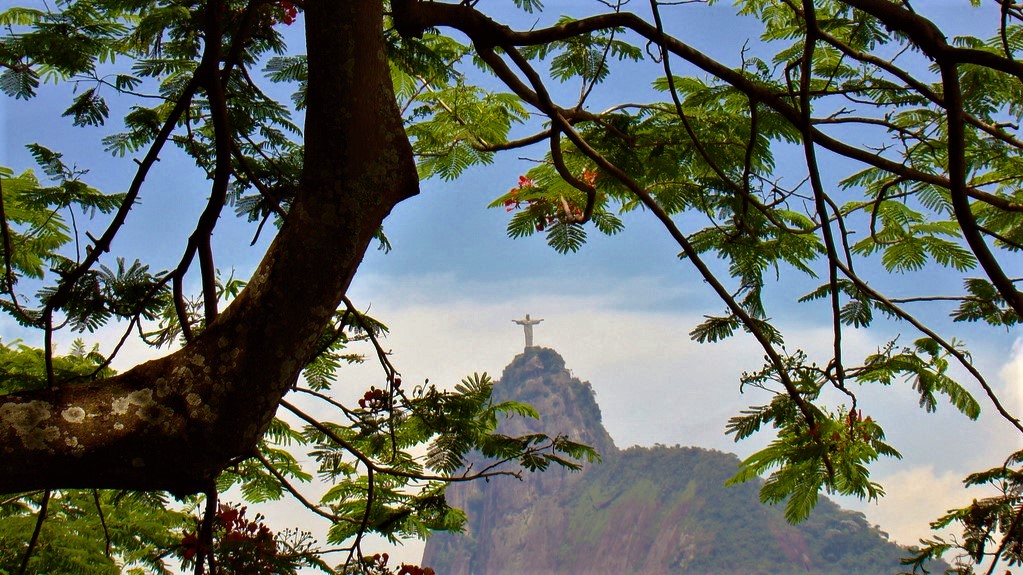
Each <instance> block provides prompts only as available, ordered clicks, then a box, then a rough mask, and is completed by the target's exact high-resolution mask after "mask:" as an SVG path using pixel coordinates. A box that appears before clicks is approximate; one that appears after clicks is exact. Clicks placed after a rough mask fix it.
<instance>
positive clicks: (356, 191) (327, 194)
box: [0, 0, 418, 494]
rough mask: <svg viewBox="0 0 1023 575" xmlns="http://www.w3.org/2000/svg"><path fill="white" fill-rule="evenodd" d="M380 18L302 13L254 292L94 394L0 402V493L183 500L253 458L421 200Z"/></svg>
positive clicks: (346, 4)
mask: <svg viewBox="0 0 1023 575" xmlns="http://www.w3.org/2000/svg"><path fill="white" fill-rule="evenodd" d="M382 18H383V7H382V0H345V1H343V2H339V1H337V0H307V2H306V22H307V26H306V30H307V31H306V35H307V43H308V58H309V86H308V108H307V111H306V128H305V166H304V171H303V177H302V181H301V182H300V186H299V191H298V194H297V196H296V198H295V201H294V203H293V205H292V208H291V211H290V213H289V214H288V218H287V222H286V223H285V225H284V226H283V228H282V229H281V231H280V233H279V234H278V236H277V238H276V239H275V240H274V242H273V244H272V245H271V247H270V249H269V250H268V251H267V253H266V255H265V257H264V258H263V261H262V263H261V264H260V266H259V268H258V269H257V270H256V272H255V274H254V275H253V277H252V279H251V281H250V283H249V284H248V286H247V287H246V289H245V290H244V291H243V292H242V293H241V294H240V295H239V296H238V298H237V299H236V300H235V301H234V302H233V303H232V305H231V306H230V307H228V308H227V309H226V310H225V311H224V313H223V314H221V315H220V316H219V317H218V318H217V320H216V321H215V322H213V323H212V324H211V325H210V326H209V327H208V329H207V330H206V331H204V332H203V333H202V334H200V335H199V336H198V337H196V339H195V340H193V341H192V342H191V343H189V344H188V345H187V346H185V347H184V348H183V349H181V350H180V351H178V352H176V353H174V354H172V355H170V356H168V357H165V358H162V359H159V360H155V361H151V362H148V363H144V364H142V365H139V366H137V367H135V368H133V369H131V370H130V371H128V372H126V373H124V374H122V375H119V376H116V377H113V378H109V379H106V380H102V381H98V382H92V383H89V384H83V385H68V386H62V387H58V388H54V389H49V390H44V391H40V392H33V393H22V394H18V395H12V396H5V397H3V398H2V400H0V401H2V404H0V493H3V492H17V491H26V490H31V489H41V488H71V487H94V488H127V489H146V490H167V491H170V492H172V493H175V494H185V493H193V492H197V491H200V490H203V489H205V488H207V487H208V486H209V485H210V482H211V480H212V479H213V478H214V477H216V475H217V474H218V473H219V472H220V471H221V470H222V469H223V468H224V467H226V466H227V465H229V464H230V463H231V462H232V461H235V460H237V459H239V458H243V457H245V456H246V455H247V454H249V453H251V451H252V449H253V447H254V446H255V443H256V441H257V440H258V439H259V437H260V436H261V434H262V433H263V431H264V430H265V429H266V427H267V425H268V424H269V422H270V420H271V418H272V417H273V415H274V412H275V411H276V409H277V404H278V401H279V400H280V398H281V396H282V395H283V394H284V393H285V392H286V391H287V390H288V388H289V387H290V386H291V385H292V384H293V383H294V381H295V379H296V378H297V377H298V375H299V373H300V371H301V369H302V366H303V364H304V363H305V361H306V360H307V359H308V358H309V356H310V354H311V353H312V349H313V345H314V344H315V342H316V340H317V338H318V337H319V336H320V334H321V333H322V332H323V330H324V329H325V327H326V326H327V325H328V324H329V322H330V321H331V319H332V317H333V314H334V311H335V310H336V309H337V306H338V305H339V304H340V302H341V298H342V296H343V295H344V293H345V291H346V290H347V288H348V285H349V283H350V282H351V279H352V276H353V275H354V273H355V270H356V268H357V267H358V265H359V262H360V261H361V260H362V257H363V254H364V252H365V250H366V248H367V246H368V245H369V243H370V241H371V240H372V237H373V234H374V232H375V231H376V230H377V229H378V227H379V226H380V224H381V222H382V221H383V219H384V217H385V216H386V215H387V214H388V213H389V212H390V210H391V208H393V207H394V206H395V205H396V204H397V203H398V202H400V201H401V200H403V199H405V198H407V197H409V196H412V195H414V194H416V193H417V191H418V177H417V175H416V168H415V164H414V162H413V158H412V150H411V147H410V145H409V143H408V139H407V137H406V136H405V132H404V129H403V126H402V120H401V116H400V114H399V112H398V109H397V107H396V105H395V99H394V94H393V91H392V88H391V80H390V74H389V71H388V66H387V55H386V47H385V44H384V42H383V36H382Z"/></svg>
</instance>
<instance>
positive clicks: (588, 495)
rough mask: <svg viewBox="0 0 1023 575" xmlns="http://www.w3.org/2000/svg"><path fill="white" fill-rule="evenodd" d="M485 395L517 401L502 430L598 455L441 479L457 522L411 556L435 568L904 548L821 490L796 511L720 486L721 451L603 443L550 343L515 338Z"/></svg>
mask: <svg viewBox="0 0 1023 575" xmlns="http://www.w3.org/2000/svg"><path fill="white" fill-rule="evenodd" d="M494 396H495V400H497V401H503V400H508V399H511V400H516V401H521V402H524V403H528V404H530V405H532V406H533V407H535V408H536V409H537V411H538V412H539V413H540V414H541V416H542V419H541V420H540V421H535V420H528V419H524V418H515V419H511V420H508V421H507V422H505V423H503V424H502V428H501V430H502V432H504V433H509V434H522V433H536V432H543V433H547V434H548V435H554V434H567V435H569V436H570V437H571V439H572V440H574V441H580V442H582V443H586V444H588V445H591V446H593V447H595V448H596V449H597V450H598V452H599V453H600V454H601V455H602V457H603V461H602V463H599V464H593V465H588V466H587V467H586V468H585V469H584V470H583V471H579V472H570V471H567V470H561V469H551V470H548V471H546V472H544V473H537V474H527V475H526V476H525V477H524V479H523V480H522V481H519V480H516V479H514V478H506V477H501V478H495V479H492V480H491V481H490V482H486V483H483V482H475V483H470V484H461V485H455V486H452V487H451V488H450V489H449V490H448V500H449V502H450V503H451V504H452V505H453V506H455V507H459V508H461V509H463V510H465V512H466V514H467V515H468V524H467V528H466V530H465V532H464V533H460V534H447V533H442V534H437V535H435V536H433V537H432V538H431V539H430V540H429V541H428V542H427V546H426V552H425V556H424V558H423V564H424V565H429V566H431V567H433V568H434V569H435V570H436V572H437V573H440V574H444V575H513V574H514V575H578V574H582V573H586V574H587V575H612V574H613V575H621V574H623V573H628V574H630V575H640V574H650V575H663V574H665V573H676V574H687V573H694V574H695V573H698V574H714V575H725V574H736V575H738V574H742V575H754V574H762V575H774V574H778V575H782V574H785V575H788V574H792V573H812V574H820V575H824V574H832V573H834V574H839V573H842V574H846V573H857V574H861V575H863V574H867V575H869V574H873V573H876V574H879V575H880V574H885V575H891V574H893V573H897V572H899V571H900V567H899V559H900V558H901V557H904V556H906V555H907V551H906V550H905V549H903V548H901V547H899V546H897V545H895V544H892V543H889V542H888V541H887V539H886V536H885V534H884V533H883V532H881V531H880V530H879V529H878V528H877V527H873V526H870V525H869V524H868V523H867V521H866V519H865V518H864V516H863V515H862V514H860V513H853V512H849V511H843V510H841V509H839V507H838V506H837V505H835V504H834V503H832V502H830V501H827V500H822V501H821V502H820V504H819V505H818V508H817V510H815V512H814V513H813V515H812V516H811V517H810V518H809V519H808V520H806V521H805V522H803V523H801V524H799V525H796V526H793V525H790V524H788V523H787V522H786V521H785V519H784V517H783V515H782V512H781V509H778V508H775V507H768V506H764V505H762V504H761V503H760V502H759V499H758V490H759V484H757V483H748V484H745V485H739V486H735V487H727V488H726V487H724V481H725V480H726V479H727V478H728V477H730V476H731V475H733V474H734V473H735V471H736V466H737V464H738V462H739V460H738V458H737V457H736V456H735V455H731V454H726V453H722V452H718V451H710V450H705V449H699V448H693V447H677V446H676V447H665V446H657V447H653V448H630V449H626V450H624V451H622V450H619V449H618V448H617V447H615V445H614V442H613V440H612V439H611V437H610V435H608V433H607V431H606V430H605V429H604V427H603V425H602V424H601V418H600V408H599V407H598V405H597V402H596V399H595V397H594V393H593V389H592V388H591V387H590V385H589V384H588V383H584V382H581V381H579V380H578V379H577V378H574V377H572V375H571V373H570V372H569V371H568V370H567V369H566V368H565V362H564V360H563V359H562V358H561V356H560V355H558V353H557V352H555V351H554V350H551V349H545V348H535V347H534V348H529V349H527V350H526V351H525V352H524V353H523V354H520V355H518V356H516V357H515V359H514V360H513V361H512V362H511V364H509V365H508V367H506V368H505V370H504V373H503V375H502V376H501V380H500V382H499V383H498V384H497V385H496V386H495V389H494Z"/></svg>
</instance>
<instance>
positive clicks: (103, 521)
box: [92, 489, 111, 559]
mask: <svg viewBox="0 0 1023 575" xmlns="http://www.w3.org/2000/svg"><path fill="white" fill-rule="evenodd" d="M92 501H93V502H94V503H95V504H96V515H98V516H99V524H100V525H101V526H102V527H103V540H104V541H106V546H105V547H104V549H103V554H104V555H106V558H107V559H110V544H111V543H110V530H109V529H107V519H106V517H105V516H104V515H103V505H102V504H101V503H100V501H99V490H98V489H93V490H92Z"/></svg>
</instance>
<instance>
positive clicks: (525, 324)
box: [512, 313, 543, 349]
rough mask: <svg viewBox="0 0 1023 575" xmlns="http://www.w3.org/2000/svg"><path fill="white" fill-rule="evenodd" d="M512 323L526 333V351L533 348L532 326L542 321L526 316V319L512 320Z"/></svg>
mask: <svg viewBox="0 0 1023 575" xmlns="http://www.w3.org/2000/svg"><path fill="white" fill-rule="evenodd" d="M512 321H513V322H515V323H517V324H519V325H521V326H522V329H523V331H525V332H526V349H529V348H531V347H533V326H534V325H536V324H538V323H540V322H541V321H543V320H542V319H529V314H528V313H527V314H526V319H513V320H512Z"/></svg>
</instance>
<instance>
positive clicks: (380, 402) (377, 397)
mask: <svg viewBox="0 0 1023 575" xmlns="http://www.w3.org/2000/svg"><path fill="white" fill-rule="evenodd" d="M400 383H401V380H396V381H395V387H397V386H398V385H399V384H400ZM359 407H361V408H363V409H368V410H370V411H377V410H378V409H383V408H385V407H387V392H386V391H384V390H382V389H377V388H375V387H371V388H369V391H367V392H366V393H365V394H363V396H362V399H360V400H359Z"/></svg>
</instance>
